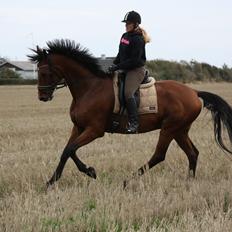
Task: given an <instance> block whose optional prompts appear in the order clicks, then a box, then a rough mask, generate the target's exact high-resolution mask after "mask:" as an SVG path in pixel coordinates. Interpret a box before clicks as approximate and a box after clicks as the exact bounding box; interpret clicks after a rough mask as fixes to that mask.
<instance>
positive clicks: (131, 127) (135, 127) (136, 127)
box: [126, 125, 139, 134]
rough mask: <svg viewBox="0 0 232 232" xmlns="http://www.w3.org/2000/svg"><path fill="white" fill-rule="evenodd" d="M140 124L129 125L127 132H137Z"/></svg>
mask: <svg viewBox="0 0 232 232" xmlns="http://www.w3.org/2000/svg"><path fill="white" fill-rule="evenodd" d="M138 127H139V125H129V126H128V127H127V128H126V134H137V133H138Z"/></svg>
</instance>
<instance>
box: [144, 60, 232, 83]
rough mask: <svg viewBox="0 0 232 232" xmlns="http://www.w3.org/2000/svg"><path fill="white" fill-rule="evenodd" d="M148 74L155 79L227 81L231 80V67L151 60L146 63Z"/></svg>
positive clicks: (194, 62)
mask: <svg viewBox="0 0 232 232" xmlns="http://www.w3.org/2000/svg"><path fill="white" fill-rule="evenodd" d="M146 66H147V68H148V69H149V71H150V75H151V76H154V77H155V78H156V79H157V80H177V81H182V82H184V83H185V82H195V81H227V82H232V68H229V67H228V66H227V65H224V66H223V67H222V68H218V67H216V66H211V65H209V64H206V63H199V62H197V61H191V62H190V63H188V62H186V61H181V62H171V61H166V60H151V61H147V63H146Z"/></svg>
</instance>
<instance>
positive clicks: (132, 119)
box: [126, 98, 139, 134]
mask: <svg viewBox="0 0 232 232" xmlns="http://www.w3.org/2000/svg"><path fill="white" fill-rule="evenodd" d="M126 108H127V113H128V126H127V128H126V133H127V134H135V133H137V132H138V127H139V122H138V109H137V105H136V101H135V98H129V99H128V100H127V102H126Z"/></svg>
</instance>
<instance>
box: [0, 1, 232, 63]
mask: <svg viewBox="0 0 232 232" xmlns="http://www.w3.org/2000/svg"><path fill="white" fill-rule="evenodd" d="M131 10H135V11H137V12H138V13H140V15H141V17H142V24H141V26H142V27H143V28H144V29H146V31H147V32H148V34H149V35H150V37H151V39H152V41H151V43H149V44H147V45H146V53H147V59H148V60H152V59H164V60H171V61H178V62H179V61H181V60H185V61H188V62H189V61H191V60H196V61H198V62H206V63H209V64H211V65H215V66H218V67H221V66H223V65H224V64H227V65H228V66H229V67H232V13H231V12H232V1H231V0H220V1H219V0H159V1H157V0H149V1H146V0H143V1H141V0H139V1H138V0H116V1H115V0H114V1H110V0H108V1H107V0H91V1H90V0H89V1H88V0H85V1H83V0H81V1H80V0H66V1H64V0H38V1H31V0H20V1H15V0H7V1H2V2H1V8H0V57H6V58H8V59H11V60H27V57H26V55H27V54H30V53H31V52H30V50H29V48H33V47H35V46H36V45H39V46H40V47H46V41H50V40H54V39H62V38H64V39H71V40H74V41H76V42H77V43H80V44H81V45H82V46H83V47H86V48H88V49H89V51H90V53H91V54H93V55H94V56H96V57H99V56H101V55H102V54H105V55H106V56H110V57H112V56H116V55H117V52H118V45H119V40H120V37H121V35H122V33H124V32H125V25H124V23H122V22H121V20H122V19H123V18H124V16H125V14H126V13H127V12H128V11H131Z"/></svg>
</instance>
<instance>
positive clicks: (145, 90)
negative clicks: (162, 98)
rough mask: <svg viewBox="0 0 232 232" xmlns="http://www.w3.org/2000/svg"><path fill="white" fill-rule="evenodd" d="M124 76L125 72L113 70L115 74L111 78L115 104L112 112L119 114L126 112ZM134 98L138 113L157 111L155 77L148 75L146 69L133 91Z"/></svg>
mask: <svg viewBox="0 0 232 232" xmlns="http://www.w3.org/2000/svg"><path fill="white" fill-rule="evenodd" d="M125 76H126V74H125V73H122V72H115V76H114V79H113V83H114V84H113V85H114V95H115V104H114V111H113V112H114V113H115V114H119V115H123V114H124V113H126V111H125V109H126V106H125V96H124V89H125ZM135 99H136V103H137V107H138V113H139V114H149V113H157V112H158V104H157V93H156V88H155V79H154V78H153V77H150V76H149V73H148V71H146V73H145V76H144V80H143V82H142V83H141V85H140V87H139V89H138V90H137V91H136V93H135Z"/></svg>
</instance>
